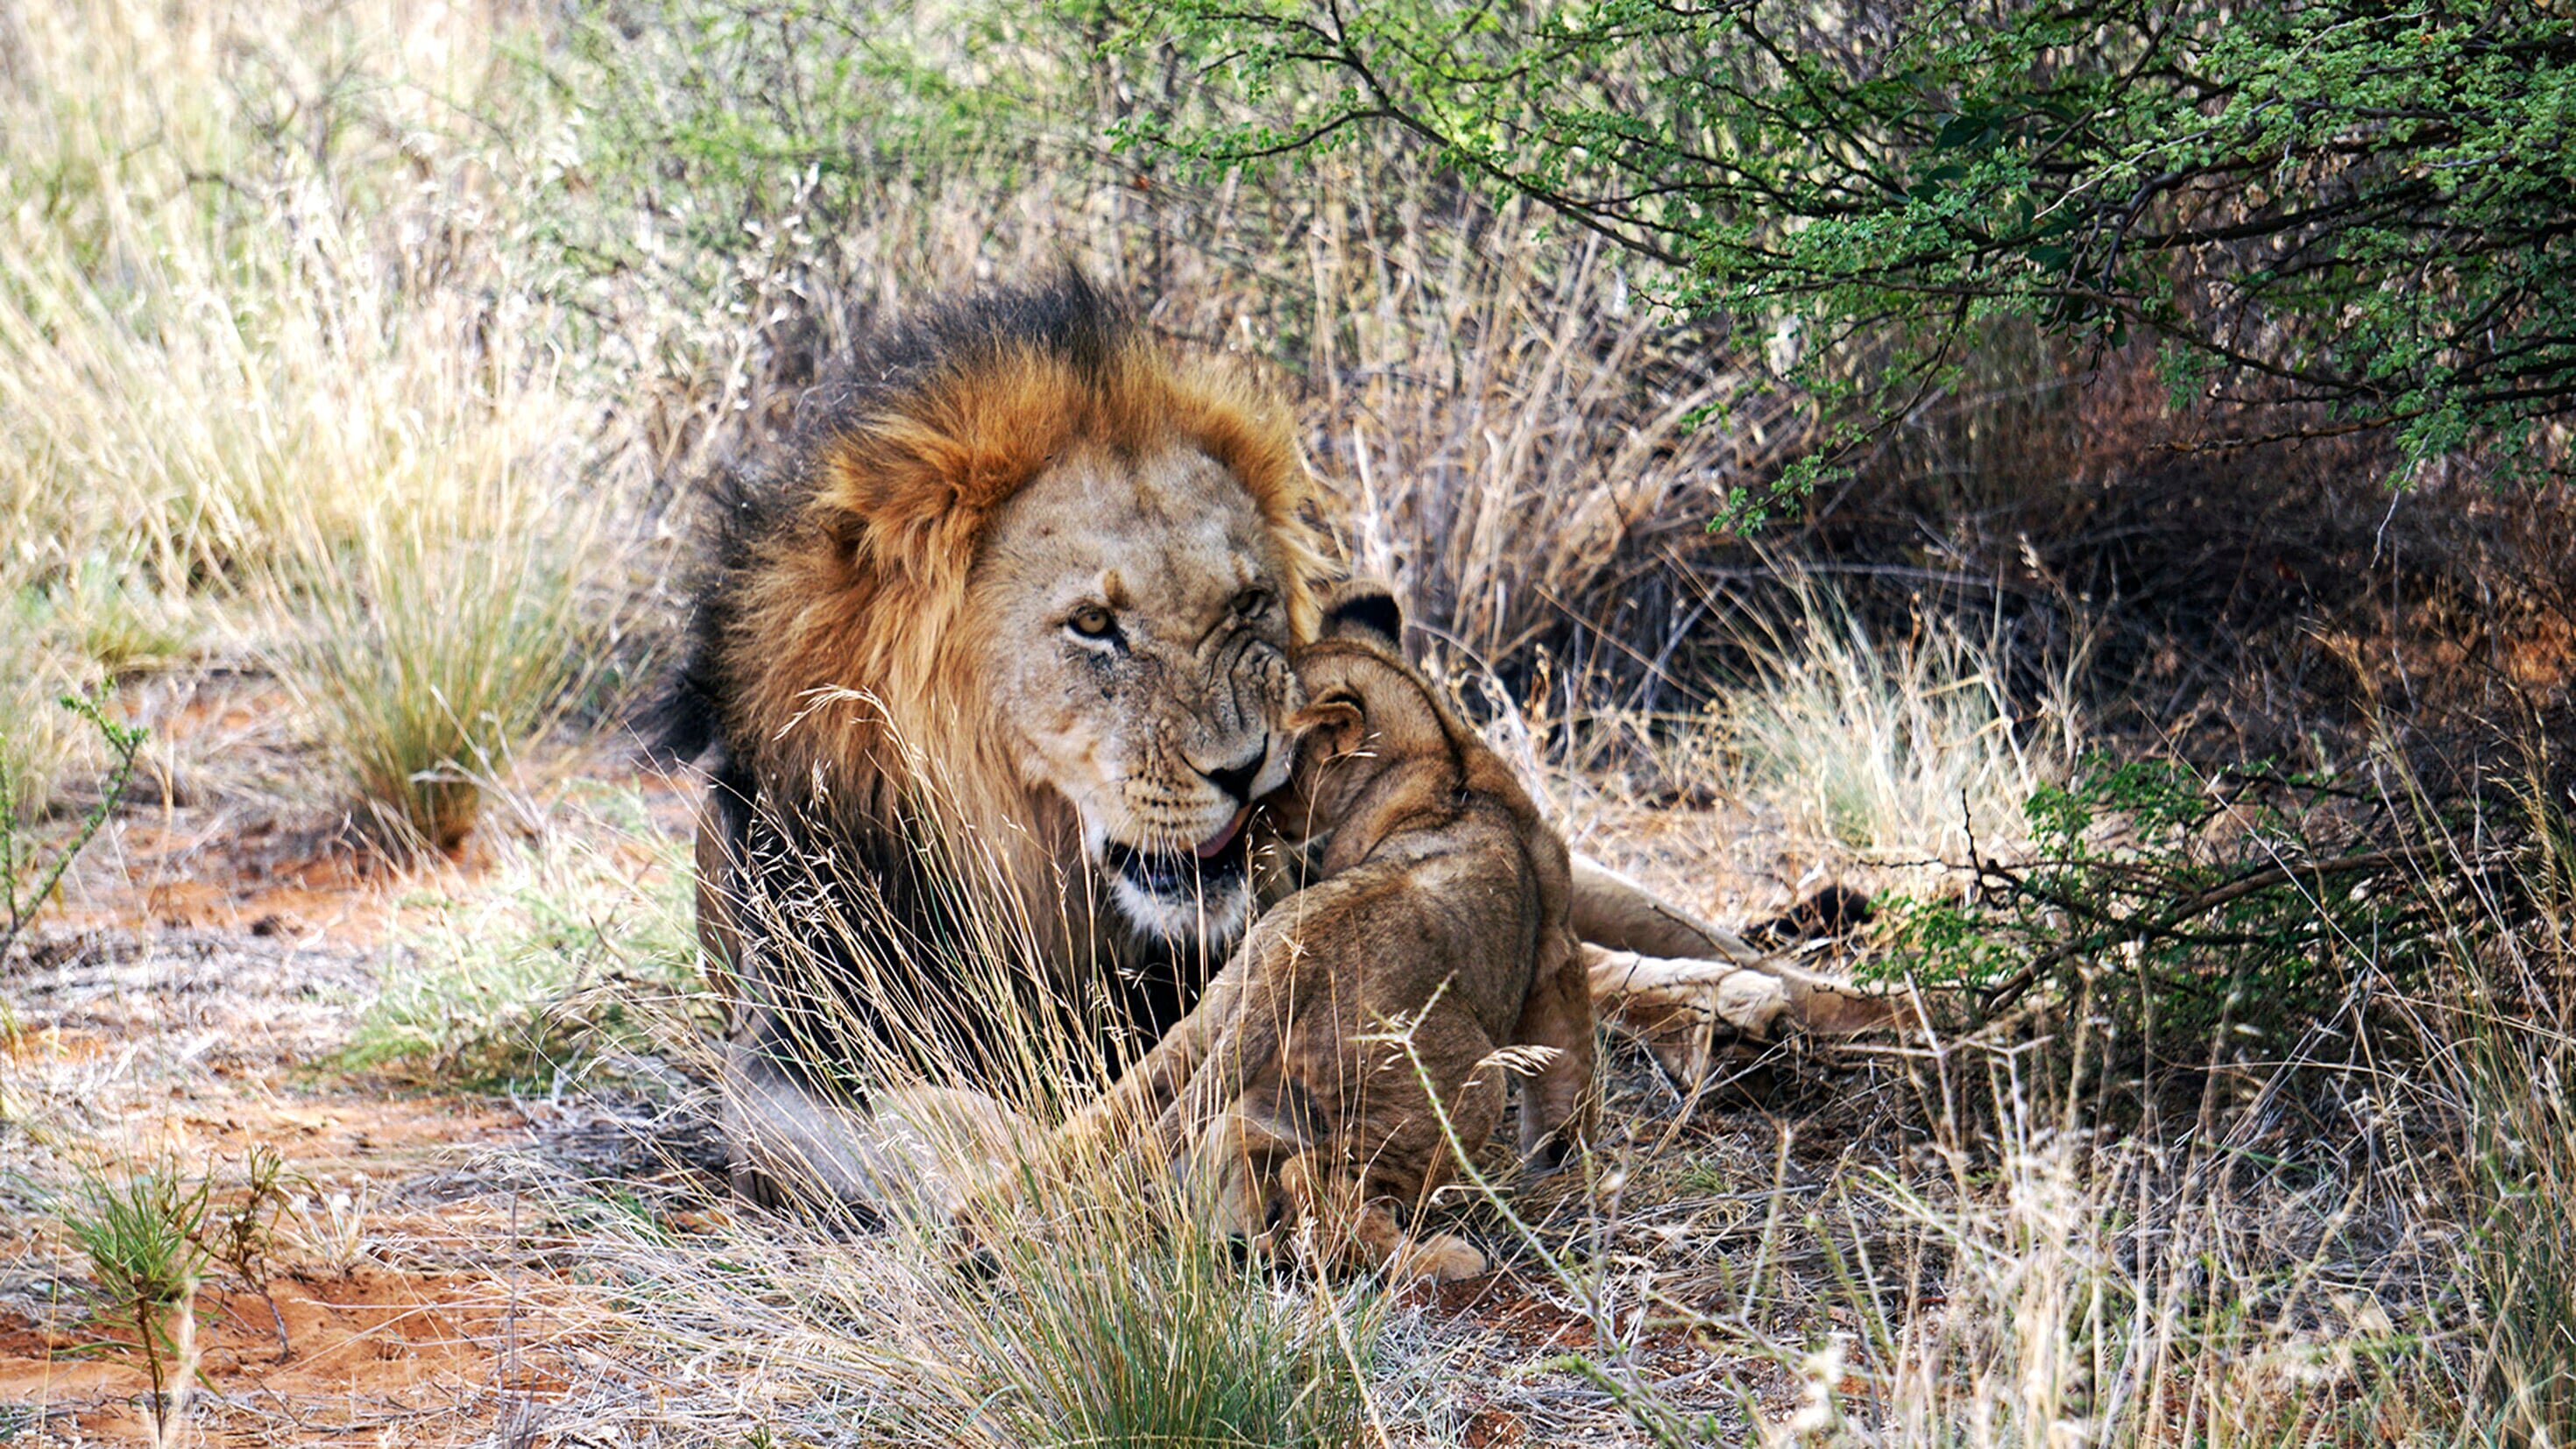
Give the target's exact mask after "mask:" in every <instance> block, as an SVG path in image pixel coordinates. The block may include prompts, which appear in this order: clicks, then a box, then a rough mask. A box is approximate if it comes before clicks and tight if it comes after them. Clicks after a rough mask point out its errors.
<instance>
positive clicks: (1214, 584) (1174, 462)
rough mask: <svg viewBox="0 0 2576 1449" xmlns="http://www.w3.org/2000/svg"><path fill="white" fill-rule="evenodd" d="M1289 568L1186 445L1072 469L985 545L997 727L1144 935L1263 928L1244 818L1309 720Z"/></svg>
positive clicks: (1038, 482) (1271, 535)
mask: <svg viewBox="0 0 2576 1449" xmlns="http://www.w3.org/2000/svg"><path fill="white" fill-rule="evenodd" d="M1288 568H1289V561H1288V560H1287V559H1286V558H1284V557H1282V555H1281V549H1280V545H1279V542H1278V539H1277V537H1276V535H1275V532H1274V531H1273V530H1272V529H1271V528H1270V527H1268V526H1267V525H1265V523H1264V522H1263V520H1262V517H1261V514H1260V513H1259V511H1258V509H1257V508H1256V506H1255V504H1254V501H1253V499H1252V496H1251V495H1250V493H1249V492H1247V490H1246V489H1245V488H1244V486H1243V484H1242V483H1240V482H1239V481H1237V480H1236V479H1235V477H1234V476H1233V475H1232V474H1231V473H1229V472H1227V471H1226V470H1225V469H1224V468H1223V467H1221V466H1219V465H1218V464H1217V463H1216V462H1215V461H1214V460H1212V459H1210V458H1209V457H1208V456H1207V455H1206V454H1204V453H1202V452H1200V451H1198V450H1197V449H1195V448H1192V447H1188V446H1186V445H1174V446H1171V447H1169V448H1166V449H1164V450H1162V451H1159V452H1154V453H1149V454H1144V455H1141V456H1136V455H1130V456H1122V455H1120V454H1118V453H1115V452H1113V451H1111V450H1109V449H1106V448H1099V447H1085V448H1080V449H1076V450H1074V451H1071V452H1069V453H1067V454H1065V455H1063V456H1061V457H1059V458H1058V459H1057V460H1056V461H1055V462H1053V463H1052V464H1050V465H1049V466H1048V467H1047V468H1046V469H1045V470H1044V471H1043V472H1041V473H1040V474H1039V475H1038V476H1037V477H1036V478H1035V479H1034V480H1032V481H1031V482H1030V483H1029V484H1028V485H1027V486H1026V487H1025V488H1023V489H1021V490H1020V491H1019V492H1018V493H1017V494H1016V495H1015V496H1014V497H1013V498H1012V499H1011V500H1010V501H1009V503H1007V504H1006V505H1005V506H1004V507H1003V509H1002V510H1001V512H1000V514H999V515H998V516H997V517H996V519H995V520H994V523H993V526H992V527H991V529H990V530H989V531H988V532H987V533H986V534H985V537H984V542H983V547H982V548H981V550H980V551H979V553H978V555H977V558H976V560H975V563H974V566H973V569H972V572H971V575H970V579H969V583H968V592H967V600H966V609H965V614H964V618H963V623H964V627H965V628H966V629H967V630H968V631H969V632H968V634H967V638H968V640H969V641H970V646H969V647H970V648H971V649H972V650H973V651H974V652H975V654H976V656H977V659H978V664H979V666H980V669H981V672H982V674H983V677H984V679H985V680H986V681H987V683H988V686H989V691H990V692H989V699H990V703H991V707H992V709H993V711H994V717H995V722H996V724H997V726H998V728H999V730H1000V732H1001V734H1002V736H1003V737H1004V738H1005V739H1007V740H1009V741H1010V742H1011V747H1012V749H1013V752H1014V755H1015V758H1014V761H1013V763H1014V765H1015V767H1016V768H1017V770H1018V772H1019V775H1020V781H1021V784H1022V785H1023V786H1024V787H1026V788H1028V789H1029V790H1031V791H1033V792H1037V793H1040V794H1052V795H1054V796H1057V797H1060V798H1061V799H1063V800H1064V801H1065V802H1067V803H1068V804H1070V805H1071V807H1072V809H1073V811H1074V814H1075V816H1076V817H1077V818H1078V820H1079V822H1080V827H1081V833H1082V841H1083V846H1084V849H1085V850H1086V852H1087V853H1088V855H1089V858H1090V860H1091V863H1092V865H1093V867H1094V869H1095V870H1097V872H1098V873H1099V875H1100V877H1101V879H1102V880H1103V881H1105V882H1106V883H1107V885H1108V892H1107V893H1108V895H1109V897H1110V899H1111V900H1112V901H1113V902H1114V904H1115V906H1116V908H1117V910H1118V911H1119V912H1120V913H1121V914H1122V915H1123V916H1124V917H1125V919H1126V921H1127V923H1128V924H1129V925H1130V926H1132V927H1133V928H1135V929H1136V930H1138V931H1140V932H1142V933H1145V934H1148V935H1152V936H1159V937H1165V938H1172V939H1191V938H1195V939H1198V940H1201V941H1208V942H1216V943H1222V942H1223V941H1225V940H1228V939H1230V938H1231V937H1232V936H1233V935H1234V934H1235V933H1236V932H1237V931H1239V930H1241V929H1242V927H1243V924H1244V922H1245V921H1246V919H1247V918H1248V914H1249V911H1250V905H1251V899H1250V897H1251V887H1250V883H1249V879H1248V872H1247V870H1246V858H1247V850H1248V843H1247V835H1248V832H1247V831H1246V830H1245V829H1244V825H1245V820H1246V818H1247V816H1248V814H1249V811H1250V807H1251V804H1252V802H1253V801H1255V800H1257V799H1259V798H1260V797H1261V796H1263V795H1265V794H1268V793H1269V792H1270V791H1272V790H1274V789H1276V788H1278V787H1279V786H1280V785H1281V784H1282V783H1284V782H1285V780H1286V779H1287V775H1288V769H1289V765H1290V763H1291V760H1290V757H1291V754H1292V751H1291V749H1290V748H1289V744H1288V740H1287V737H1286V735H1285V733H1284V722H1285V720H1286V718H1287V716H1288V714H1289V713H1290V712H1291V711H1292V710H1293V709H1294V708H1295V707H1296V705H1297V702H1298V693H1297V684H1296V679H1295V676H1294V674H1293V673H1292V672H1291V671H1290V669H1289V667H1288V662H1287V656H1286V652H1285V651H1286V649H1287V647H1288V643H1289V618H1288V607H1287V602H1286V600H1287V594H1288V591H1289V584H1290V580H1289V579H1288V577H1287V574H1286V571H1287V569H1288Z"/></svg>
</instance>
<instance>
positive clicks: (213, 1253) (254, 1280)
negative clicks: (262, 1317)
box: [196, 1143, 294, 1357]
mask: <svg viewBox="0 0 2576 1449" xmlns="http://www.w3.org/2000/svg"><path fill="white" fill-rule="evenodd" d="M286 1188H287V1173H286V1159H285V1158H284V1157H283V1156H280V1155H279V1153H278V1151H277V1149H276V1148H274V1147H270V1146H268V1145H266V1144H264V1143H263V1144H261V1145H259V1146H256V1147H253V1148H251V1149H250V1151H249V1153H248V1154H247V1155H246V1156H245V1157H244V1158H243V1160H242V1186H241V1192H240V1195H239V1196H238V1197H236V1198H234V1199H233V1200H232V1201H231V1202H229V1203H228V1204H226V1205H225V1206H223V1207H220V1208H211V1209H209V1210H208V1212H207V1213H206V1215H205V1217H204V1220H203V1221H202V1222H201V1223H200V1224H199V1226H198V1231H197V1236H196V1243H197V1246H198V1247H199V1248H201V1249H203V1250H204V1251H205V1254H206V1256H207V1257H208V1258H210V1259H212V1260H213V1261H214V1262H216V1263H218V1264H220V1265H222V1266H223V1267H224V1268H226V1269H228V1270H230V1271H231V1273H232V1275H233V1276H234V1277H236V1278H238V1279H240V1280H241V1281H242V1282H243V1283H244V1284H246V1285H248V1287H249V1288H250V1290H251V1291H252V1292H254V1293H257V1294H258V1295H259V1296H260V1298H261V1299H262V1300H263V1301H264V1302H266V1303H267V1304H268V1316H269V1320H270V1322H271V1324H272V1326H273V1327H275V1329H276V1330H277V1351H278V1353H279V1355H280V1356H281V1357H282V1356H284V1355H286V1354H288V1353H291V1352H293V1351H294V1345H293V1344H292V1343H290V1342H289V1341H288V1339H287V1336H286V1315H285V1314H283V1313H280V1312H278V1310H277V1298H276V1295H274V1294H272V1293H271V1292H269V1287H268V1285H269V1278H270V1266H271V1265H270V1259H271V1257H272V1255H273V1254H274V1253H275V1252H276V1249H277V1219H278V1215H279V1214H281V1213H282V1212H284V1211H285V1210H286V1202H287V1195H286Z"/></svg>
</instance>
